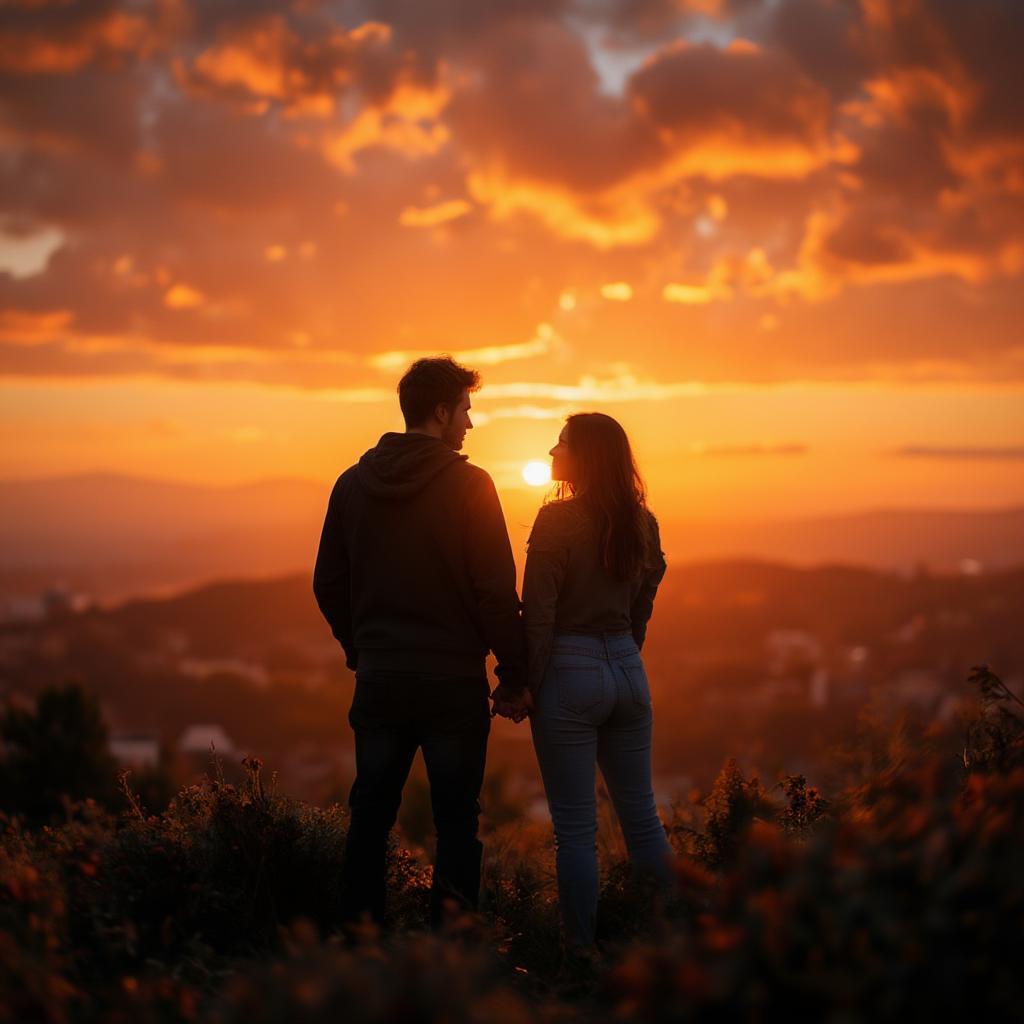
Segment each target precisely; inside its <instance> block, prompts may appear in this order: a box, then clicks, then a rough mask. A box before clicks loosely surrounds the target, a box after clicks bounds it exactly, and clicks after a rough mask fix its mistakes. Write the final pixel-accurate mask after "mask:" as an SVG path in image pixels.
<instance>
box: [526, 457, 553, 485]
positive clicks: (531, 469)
mask: <svg viewBox="0 0 1024 1024" xmlns="http://www.w3.org/2000/svg"><path fill="white" fill-rule="evenodd" d="M523 479H524V480H525V481H526V482H527V483H528V484H529V485H530V486H531V487H543V486H544V485H545V484H546V483H550V481H551V467H550V466H549V465H548V464H547V463H546V462H540V461H539V460H538V459H531V460H530V461H529V462H528V463H527V464H526V465H525V466H523Z"/></svg>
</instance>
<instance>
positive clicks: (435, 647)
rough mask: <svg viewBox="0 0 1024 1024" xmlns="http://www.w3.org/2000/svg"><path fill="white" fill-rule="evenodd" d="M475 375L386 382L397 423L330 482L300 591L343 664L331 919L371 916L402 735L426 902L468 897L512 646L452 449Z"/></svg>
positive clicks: (494, 532) (501, 572)
mask: <svg viewBox="0 0 1024 1024" xmlns="http://www.w3.org/2000/svg"><path fill="white" fill-rule="evenodd" d="M478 386H479V375H478V374H477V373H476V371H474V370H469V369H466V368H465V367H462V366H460V365H459V364H458V363H456V362H454V361H453V360H451V359H448V358H439V359H421V360H419V361H417V362H416V363H414V364H413V365H412V366H411V367H410V368H409V370H408V372H407V373H406V374H405V376H404V377H403V378H402V380H401V382H400V383H399V385H398V395H399V403H400V405H401V408H402V414H403V416H404V418H405V423H406V432H405V433H404V434H400V433H387V434H384V436H383V437H381V439H380V441H379V442H378V443H377V446H376V447H375V448H371V449H370V450H369V451H368V452H367V453H366V454H365V455H364V456H363V457H362V458H361V459H360V460H359V462H358V463H357V464H356V465H355V466H352V467H351V468H350V469H347V470H346V471H345V472H344V473H342V475H341V476H340V477H339V478H338V481H337V483H336V484H335V485H334V490H333V491H332V493H331V497H330V502H329V504H328V507H327V516H326V518H325V520H324V526H323V533H322V535H321V538H320V550H319V553H318V555H317V560H316V569H315V570H314V573H313V591H314V594H315V595H316V599H317V603H318V604H319V606H320V610H321V611H322V612H323V614H324V617H325V618H326V619H327V621H328V623H330V626H331V630H332V631H333V633H334V635H335V636H336V637H337V638H338V640H339V641H340V642H341V646H342V648H343V649H344V651H345V659H346V663H347V665H348V666H349V668H351V669H354V670H355V673H356V688H355V696H354V698H353V702H352V710H351V711H350V712H349V722H350V723H351V725H352V729H353V732H354V733H355V742H356V779H355V783H354V784H353V786H352V792H351V795H350V797H349V804H350V808H351V822H350V825H349V833H348V843H347V845H346V848H345V860H344V865H343V867H342V888H343V893H344V897H343V898H344V912H345V916H346V918H348V919H350V920H353V919H357V918H359V917H360V916H362V915H363V914H364V913H366V912H369V913H370V914H371V915H372V917H373V918H374V919H375V920H376V921H378V922H382V921H383V914H384V890H385V862H386V849H387V839H388V833H389V832H390V830H391V826H392V825H393V824H394V822H395V818H396V816H397V814H398V807H399V804H400V802H401V797H402V787H403V786H404V784H405V781H406V778H407V777H408V774H409V769H410V767H411V765H412V761H413V757H414V755H415V753H416V749H417V748H418V747H420V748H422V750H423V759H424V762H425V763H426V767H427V776H428V778H429V780H430V797H431V803H432V806H433V812H434V825H435V827H436V829H437V858H436V864H435V868H434V887H433V892H432V899H431V913H432V918H433V921H434V924H435V925H436V924H438V923H439V921H440V918H441V913H442V908H443V904H444V901H445V900H446V899H455V900H456V901H458V903H460V904H461V905H463V906H470V907H473V906H475V905H476V902H477V898H478V896H479V889H480V857H481V853H482V847H481V845H480V842H479V841H478V839H477V823H478V818H479V814H480V805H479V803H478V797H479V795H480V786H481V784H482V782H483V773H484V757H485V754H486V748H487V735H488V732H489V731H490V712H489V710H488V706H487V699H488V684H487V675H486V669H485V658H486V656H487V652H488V650H491V651H493V652H494V654H495V655H496V657H497V668H496V673H497V675H498V678H499V680H500V685H499V687H498V688H497V689H496V690H495V694H494V700H495V710H496V711H497V712H498V713H501V714H507V715H509V717H515V718H517V719H518V718H519V717H521V716H522V714H523V713H524V709H525V702H526V701H527V699H528V698H526V697H525V696H524V694H525V682H526V675H525V661H526V655H525V644H524V640H523V632H522V625H521V621H520V617H519V599H518V596H517V594H516V570H515V563H514V561H513V559H512V548H511V545H510V544H509V539H508V532H507V530H506V527H505V519H504V516H503V515H502V511H501V505H500V504H499V502H498V495H497V492H496V491H495V489H494V484H493V482H492V481H491V478H490V477H489V476H488V475H487V474H486V473H485V472H484V471H483V470H482V469H479V468H477V467H476V466H472V465H470V464H469V462H467V461H466V456H464V455H458V454H456V453H457V452H458V451H459V449H460V448H461V447H462V442H463V439H464V437H465V434H466V431H467V430H469V429H471V428H472V425H473V424H472V423H471V422H470V418H469V410H470V393H471V392H472V391H474V390H476V388H477V387H478Z"/></svg>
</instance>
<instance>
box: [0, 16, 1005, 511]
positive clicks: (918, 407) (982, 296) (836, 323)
mask: <svg viewBox="0 0 1024 1024" xmlns="http://www.w3.org/2000/svg"><path fill="white" fill-rule="evenodd" d="M1021 41H1024V5H1021V4H1018V3H1015V2H1012V0H976V2H972V3H971V4H969V5H967V4H964V5H958V4H950V3H939V2H926V0H912V2H905V0H904V2H899V3H897V2H896V0H861V2H859V3H858V2H855V0H774V2H770V3H769V2H762V3H759V2H757V0H718V2H708V0H700V2H696V0H694V2H692V3H689V4H687V3H685V2H683V3H680V2H678V0H673V2H670V0H598V2H595V0H587V2H583V0H573V2H570V0H563V2H550V0H545V2H543V3H542V2H540V0H524V2H522V3H516V4H510V3H497V2H495V3H485V2H481V0H456V2H452V3H445V4H432V3H430V2H427V0H421V2H418V3H412V2H400V0H379V2H370V0H366V2H356V3H352V2H348V3H344V4H342V3H333V4H332V3H325V2H312V0H295V2H293V3H291V4H288V3H271V2H262V0H260V2H257V0H245V2H243V0H223V2H218V3H217V4H211V3H205V4H204V3H199V2H198V0H162V2H158V3H153V4H151V5H138V4H131V5H129V4H117V3H110V2H105V0H90V2H80V3H61V4H57V3H45V2H33V3H27V2H25V3H18V2H16V3H13V4H8V5H5V6H4V9H3V11H2V12H0V145H2V146H3V154H2V159H0V477H24V476H32V477H38V476H49V475H56V474H64V473H72V472H81V471H90V470H96V469H103V470H116V471H120V472H125V473H131V474H139V475H146V476H155V477H164V478H174V479H183V480H194V481H200V480H201V481H207V482H217V481H223V482H236V481H241V480H251V479H258V478H263V477H278V476H302V477H311V478H317V479H323V480H330V479H332V478H333V477H334V476H335V475H336V474H337V472H339V471H340V469H342V468H344V466H345V465H347V464H348V463H349V462H350V461H352V460H353V459H354V458H355V457H357V456H358V454H360V453H361V452H362V451H363V450H364V449H365V448H366V447H368V446H369V445H370V444H372V443H373V441H374V440H375V439H376V437H377V436H378V435H379V434H380V433H381V432H382V431H383V430H387V429H394V428H396V427H397V426H398V418H397V405H396V402H395V396H394V385H395V381H396V379H397V377H398V376H399V375H400V373H401V371H402V369H403V368H404V366H405V365H406V364H407V363H408V361H409V360H410V359H411V358H413V357H415V356H416V355H418V354H421V353H431V352H437V351H449V352H452V353H454V354H456V355H458V356H461V357H462V358H464V359H465V360H466V361H467V362H469V363H471V364H472V365H474V366H476V367H477V368H479V369H480V370H481V372H482V374H483V377H484V385H485V386H484V388H483V389H482V390H481V392H480V393H479V394H478V395H477V396H475V401H474V404H475V411H476V413H477V427H476V430H475V431H474V433H473V434H472V435H471V438H470V440H469V443H468V444H467V448H466V450H467V452H468V453H469V454H470V455H471V457H472V458H473V459H474V461H476V462H478V463H479V464H480V465H482V466H484V467H485V468H488V469H489V470H491V471H492V472H493V474H494V476H495V478H496V479H497V481H498V483H499V485H500V486H501V487H502V489H503V491H504V492H505V493H506V496H507V499H508V501H509V502H511V504H512V505H513V506H515V507H517V508H518V507H519V506H520V505H522V504H529V502H531V501H533V500H534V498H533V496H532V495H529V494H528V493H527V492H525V490H524V488H525V485H523V484H522V481H521V479H520V477H519V469H520V468H521V465H522V463H523V462H525V461H526V460H527V459H530V458H538V457H540V458H543V457H544V456H545V453H546V451H547V449H548V447H549V446H550V445H551V443H552V441H553V439H554V437H555V436H556V435H557V433H558V429H559V424H560V421H561V419H562V418H563V417H564V416H565V415H566V414H567V413H568V412H571V411H574V410H578V409H593V408H600V409H603V410H606V411H608V412H610V413H612V414H613V415H615V416H617V417H619V418H620V419H621V420H622V422H623V423H624V424H625V425H626V426H627V428H628V429H629V431H630V433H631V435H632V437H633V439H634V441H635V444H636V448H637V451H638V454H639V455H640V458H641V463H642V468H643V469H644V470H645V472H646V475H647V477H648V479H649V482H650V486H651V491H652V496H653V499H654V501H655V503H656V504H657V505H658V507H659V508H661V509H663V510H664V509H668V510H669V511H670V512H672V513H676V514H682V513H687V514H698V515H712V516H714V515H721V514H725V513H728V514H730V515H733V516H736V515H739V516H748V515H749V516H757V515H762V514H771V515H778V514H783V515H788V514H794V515H796V514H805V513H812V512H818V511H838V510H844V509H860V508H865V507H869V506H878V505H902V506H905V505H943V506H959V507H963V506H967V507H971V506H991V505H1005V504H1011V503H1022V502H1024V473H1022V472H1021V469H1022V465H1024V402H1022V397H1024V337H1022V334H1021V328H1020V323H1021V319H1022V313H1024V309H1022V306H1024V302H1022V298H1021V296H1022V287H1021V285H1022V277H1024V170H1022V168H1024V115H1022V110H1024V95H1022V92H1024V88H1022V85H1021V79H1020V74H1019V44H1020V43H1021Z"/></svg>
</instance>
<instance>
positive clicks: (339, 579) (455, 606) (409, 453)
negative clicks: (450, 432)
mask: <svg viewBox="0 0 1024 1024" xmlns="http://www.w3.org/2000/svg"><path fill="white" fill-rule="evenodd" d="M313 592H314V594H315V595H316V600H317V603H318V604H319V606H320V610H321V611H322V612H323V614H324V617H325V618H326V619H327V621H328V623H329V624H330V626H331V630H332V631H333V633H334V635H335V636H336V637H337V638H338V640H339V641H340V643H341V645H342V647H343V648H344V650H345V657H346V662H347V664H348V665H349V667H350V668H353V669H356V670H357V671H359V672H360V673H361V674H362V673H370V672H374V671H400V672H413V671H415V672H422V673H425V674H443V675H453V676H461V675H466V676H481V675H483V674H484V659H485V658H486V655H487V652H488V650H491V651H493V652H494V654H495V656H496V658H497V661H498V665H497V669H496V671H497V674H498V677H499V679H500V680H501V682H502V684H503V685H506V686H508V687H510V688H511V689H519V688H520V687H522V686H523V685H525V661H526V655H525V643H524V639H523V629H522V623H521V621H520V616H519V598H518V596H517V594H516V569H515V562H514V560H513V558H512V547H511V545H510V544H509V539H508V531H507V530H506V528H505V518H504V516H503V515H502V511H501V505H500V503H499V501H498V494H497V492H496V491H495V489H494V483H493V482H492V480H491V478H490V477H489V476H488V475H487V474H486V473H485V472H484V471H483V470H482V469H479V468H478V467H476V466H472V465H470V464H469V462H468V461H467V460H466V457H465V456H464V455H459V454H457V453H456V452H454V451H452V449H451V448H449V447H448V446H447V445H446V444H445V443H444V442H443V441H440V440H438V439H437V438H434V437H430V436H428V435H426V434H397V433H388V434H385V435H384V436H383V437H382V438H381V439H380V441H379V442H378V444H377V446H376V447H375V448H371V449H370V450H369V451H368V452H367V453H366V454H365V455H364V456H363V457H362V458H361V459H360V460H359V462H358V463H357V464H356V465H355V466H352V467H351V468H349V469H347V470H346V471H345V472H344V473H342V475H341V476H340V477H339V478H338V481H337V483H336V484H335V485H334V490H333V491H332V492H331V497H330V501H329V503H328V506H327V515H326V518H325V520H324V527H323V533H322V534H321V537H320V550H319V553H318V554H317V560H316V568H315V570H314V572H313Z"/></svg>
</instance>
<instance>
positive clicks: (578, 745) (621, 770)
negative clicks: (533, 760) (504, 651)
mask: <svg viewBox="0 0 1024 1024" xmlns="http://www.w3.org/2000/svg"><path fill="white" fill-rule="evenodd" d="M651 722H652V715H651V691H650V687H649V686H648V683H647V673H646V672H645V671H644V664H643V661H642V660H641V658H640V652H639V650H638V649H637V646H636V643H635V642H634V640H633V638H632V636H630V635H629V634H628V633H624V634H608V633H606V634H604V635H603V636H583V635H575V634H560V635H558V636H556V637H555V640H554V645H553V647H552V649H551V657H550V660H549V662H548V666H547V671H546V673H545V675H544V681H543V683H542V685H541V688H540V692H539V693H538V694H537V695H536V707H535V709H534V712H533V714H532V715H531V716H530V723H531V727H532V729H533V744H534V747H535V749H536V751H537V761H538V763H539V764H540V770H541V775H542V776H543V778H544V789H545V791H546V792H547V797H548V806H549V807H550V808H551V820H552V822H553V824H554V827H555V848H556V867H557V873H558V899H559V903H560V907H561V913H562V925H563V929H564V932H565V939H566V943H567V945H568V946H570V947H579V946H583V947H586V946H591V945H592V944H593V942H594V919H595V917H596V914H597V894H598V869H597V845H596V837H597V799H596V796H595V793H594V783H595V774H594V766H595V764H597V765H600V766H601V774H602V775H603V776H604V781H605V784H606V785H607V787H608V792H609V794H610V795H611V798H612V803H613V804H614V806H615V811H616V814H617V815H618V818H619V823H620V824H621V825H622V832H623V835H624V837H625V840H626V847H627V849H628V850H629V858H630V860H631V861H632V862H633V864H634V866H636V867H639V868H642V869H646V870H648V871H651V872H653V873H654V874H655V876H656V877H658V878H659V879H660V880H662V881H663V882H665V883H668V882H669V881H670V880H671V878H672V867H671V857H672V848H671V846H669V842H668V839H667V838H666V836H665V830H664V828H663V827H662V824H661V821H660V820H659V819H658V811H657V808H656V807H655V804H654V792H653V789H652V787H651Z"/></svg>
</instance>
